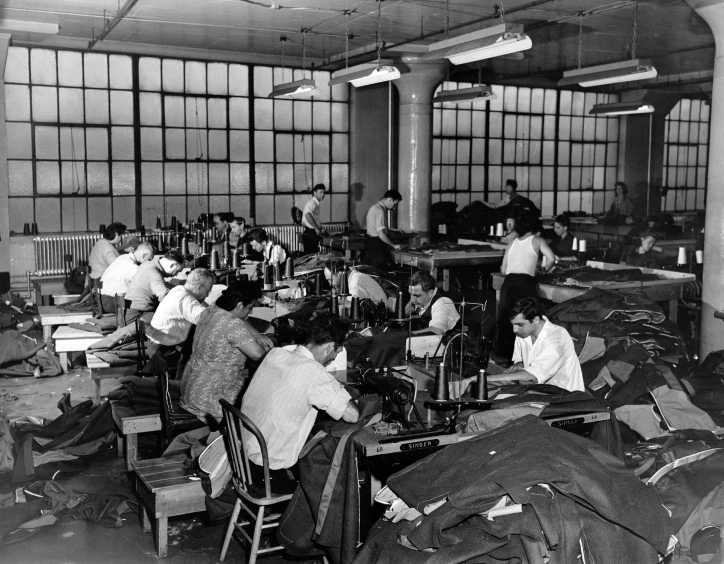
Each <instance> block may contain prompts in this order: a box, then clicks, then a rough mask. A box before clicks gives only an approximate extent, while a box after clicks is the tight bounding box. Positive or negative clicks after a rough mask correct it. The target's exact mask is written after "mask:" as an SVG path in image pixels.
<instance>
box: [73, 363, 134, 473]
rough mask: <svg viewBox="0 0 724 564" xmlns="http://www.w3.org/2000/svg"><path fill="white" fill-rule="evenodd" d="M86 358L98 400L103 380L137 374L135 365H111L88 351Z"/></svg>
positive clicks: (98, 399)
mask: <svg viewBox="0 0 724 564" xmlns="http://www.w3.org/2000/svg"><path fill="white" fill-rule="evenodd" d="M85 360H86V365H87V366H88V371H89V372H90V377H91V380H92V381H93V399H95V400H96V401H97V402H100V401H101V380H111V379H117V378H123V377H124V376H135V375H136V366H135V365H133V366H111V365H110V364H108V363H107V362H105V361H103V360H101V359H100V358H98V357H97V356H95V355H94V354H92V353H86V355H85ZM129 470H130V468H129Z"/></svg>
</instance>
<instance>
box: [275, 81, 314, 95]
mask: <svg viewBox="0 0 724 564" xmlns="http://www.w3.org/2000/svg"><path fill="white" fill-rule="evenodd" d="M316 94H321V92H320V91H319V88H317V85H316V83H315V82H314V81H313V80H312V79H311V78H304V79H302V80H295V81H294V82H285V83H284V84H277V85H276V86H275V87H274V88H272V91H271V94H269V96H268V98H308V97H309V96H314V95H316Z"/></svg>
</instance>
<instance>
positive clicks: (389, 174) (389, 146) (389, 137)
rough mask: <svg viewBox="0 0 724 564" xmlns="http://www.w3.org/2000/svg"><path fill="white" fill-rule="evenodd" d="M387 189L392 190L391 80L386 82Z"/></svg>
mask: <svg viewBox="0 0 724 564" xmlns="http://www.w3.org/2000/svg"><path fill="white" fill-rule="evenodd" d="M387 189H388V190H392V81H391V80H390V81H389V82H388V83H387Z"/></svg>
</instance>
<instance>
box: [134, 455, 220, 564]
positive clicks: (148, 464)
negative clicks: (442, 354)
mask: <svg viewBox="0 0 724 564" xmlns="http://www.w3.org/2000/svg"><path fill="white" fill-rule="evenodd" d="M185 461H186V456H185V455H180V456H169V457H165V458H153V459H151V460H136V461H135V462H134V463H133V468H134V470H135V472H136V477H137V478H138V479H137V480H136V493H137V494H138V497H139V499H140V501H141V503H140V506H139V511H140V512H141V515H140V516H139V517H140V519H141V522H142V523H143V530H144V532H146V531H149V530H151V523H150V519H151V518H152V519H153V520H154V527H153V536H154V540H155V546H156V553H157V555H158V557H159V558H166V556H168V518H169V517H174V516H176V515H187V514H189V513H198V512H199V511H206V503H205V501H204V500H205V498H206V494H205V493H204V490H203V488H202V487H201V480H199V479H198V477H196V476H187V475H186V473H185V471H184V468H183V467H184V462H185Z"/></svg>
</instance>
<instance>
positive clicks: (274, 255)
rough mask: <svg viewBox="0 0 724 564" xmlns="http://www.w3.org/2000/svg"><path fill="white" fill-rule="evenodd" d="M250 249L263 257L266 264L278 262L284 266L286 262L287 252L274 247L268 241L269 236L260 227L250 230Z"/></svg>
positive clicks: (280, 247)
mask: <svg viewBox="0 0 724 564" xmlns="http://www.w3.org/2000/svg"><path fill="white" fill-rule="evenodd" d="M249 239H250V243H251V248H252V249H254V251H256V252H257V253H261V254H262V255H264V260H265V261H266V262H268V263H275V262H278V263H279V264H284V261H286V260H287V252H286V251H285V250H284V247H282V246H281V245H275V244H274V243H272V242H271V241H270V240H269V235H268V234H267V232H266V231H264V229H262V228H261V227H257V228H255V229H252V230H251V231H250V232H249Z"/></svg>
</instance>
